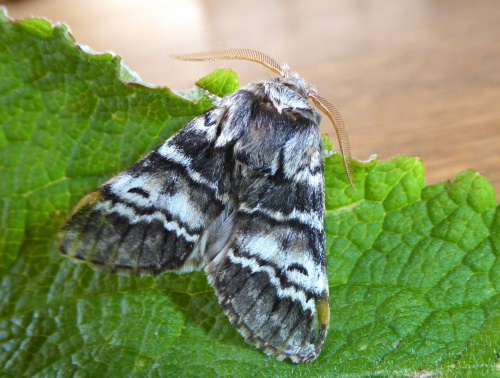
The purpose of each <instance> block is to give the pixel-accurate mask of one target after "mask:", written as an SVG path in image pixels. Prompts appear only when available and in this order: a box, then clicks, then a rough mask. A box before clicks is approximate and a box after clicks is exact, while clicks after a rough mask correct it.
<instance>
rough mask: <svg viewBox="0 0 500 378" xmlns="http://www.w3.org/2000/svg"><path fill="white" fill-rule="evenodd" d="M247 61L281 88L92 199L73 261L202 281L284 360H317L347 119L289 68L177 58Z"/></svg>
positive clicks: (227, 100)
mask: <svg viewBox="0 0 500 378" xmlns="http://www.w3.org/2000/svg"><path fill="white" fill-rule="evenodd" d="M174 58H178V59H181V60H190V61H208V60H223V59H241V60H249V61H253V62H256V63H259V64H261V65H263V66H265V67H267V68H268V69H270V70H271V71H273V72H274V73H277V74H278V75H279V76H278V77H277V78H275V79H273V80H268V81H261V82H258V83H251V84H249V85H247V86H245V87H243V88H241V89H240V90H238V91H236V92H235V93H233V94H231V95H228V96H226V97H224V98H220V99H217V100H216V102H215V105H214V106H213V107H212V108H211V109H209V110H207V111H206V112H205V113H204V114H202V115H200V116H199V117H197V118H195V119H193V120H192V121H191V122H190V123H189V124H188V125H187V126H185V127H184V128H183V129H181V130H180V131H178V132H177V133H176V134H174V135H173V136H172V137H171V138H170V139H168V140H167V141H166V142H164V143H163V144H162V145H161V146H160V147H158V148H157V149H156V150H154V151H152V152H151V153H149V154H148V155H146V156H145V157H144V158H142V159H141V160H140V161H139V162H137V163H136V164H134V165H133V166H132V167H130V168H129V169H127V170H126V171H124V172H122V173H120V174H118V175H117V176H116V177H114V178H112V179H111V180H109V181H108V182H106V183H105V184H104V185H102V186H101V187H100V188H98V189H97V190H96V191H94V192H93V193H91V194H89V195H88V196H87V197H85V198H84V199H83V200H82V201H81V202H80V203H79V204H78V205H77V207H76V209H75V210H74V211H73V213H72V214H71V215H70V217H69V219H68V220H67V221H66V223H65V225H64V226H63V227H62V229H61V230H60V232H59V234H58V241H59V245H60V249H61V251H62V253H63V254H64V255H66V256H69V257H72V258H75V259H77V260H81V261H85V262H88V263H90V264H91V265H92V266H94V267H97V268H101V269H105V270H106V271H109V272H112V273H121V274H129V275H156V274H160V273H162V272H165V271H174V272H178V273H183V272H189V271H193V270H200V269H204V270H205V272H206V274H207V276H208V281H209V283H210V285H211V286H212V287H213V288H214V290H215V293H216V295H217V297H218V300H219V303H220V305H221V307H222V309H223V311H224V313H225V314H226V315H227V316H228V318H229V320H230V322H231V324H232V325H233V326H234V327H236V329H237V330H238V331H239V332H240V333H241V334H242V335H243V337H244V338H245V339H246V340H248V341H250V342H252V343H253V344H255V345H256V346H257V347H258V348H261V349H263V350H264V352H265V353H267V354H268V355H274V356H276V357H277V358H278V360H283V359H286V358H288V359H290V360H291V361H293V362H296V363H300V362H306V361H313V360H314V359H316V357H317V356H318V354H319V353H320V351H321V348H322V346H323V343H324V341H325V337H326V334H327V330H328V325H329V319H330V309H329V296H328V280H327V275H326V257H325V227H324V166H323V157H324V154H325V152H324V149H323V145H322V139H321V135H320V132H319V126H320V123H321V115H320V114H319V113H318V112H317V111H316V110H314V109H313V107H312V106H311V105H310V104H309V102H308V99H311V100H312V102H313V103H314V104H315V105H316V106H317V108H319V110H321V111H322V112H323V113H325V114H326V115H327V116H328V118H329V119H330V120H331V121H332V123H333V125H334V126H335V129H336V132H337V136H338V140H339V145H340V150H341V153H342V155H343V159H344V160H343V161H344V166H345V170H346V172H347V176H348V178H349V180H350V182H351V184H352V179H351V177H352V175H351V170H350V152H349V143H348V137H347V133H346V130H345V128H344V123H343V121H342V118H341V116H340V114H339V113H338V111H337V110H336V109H335V108H334V107H333V106H332V105H331V104H330V103H329V102H327V101H326V100H325V99H323V98H322V97H320V96H318V95H317V94H316V91H315V89H314V87H312V86H308V85H307V84H306V82H305V81H304V79H302V78H301V77H300V76H299V75H298V74H296V73H294V72H292V71H290V68H289V67H288V65H286V64H284V65H279V64H278V63H276V62H275V61H274V60H273V59H271V58H270V57H269V56H267V55H265V54H263V53H261V52H258V51H255V50H248V49H225V50H215V51H209V52H205V53H196V54H188V55H179V56H174Z"/></svg>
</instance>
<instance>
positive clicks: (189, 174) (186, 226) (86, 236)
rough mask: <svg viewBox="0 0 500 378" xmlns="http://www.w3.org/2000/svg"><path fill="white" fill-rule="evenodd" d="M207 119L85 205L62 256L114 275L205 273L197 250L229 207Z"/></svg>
mask: <svg viewBox="0 0 500 378" xmlns="http://www.w3.org/2000/svg"><path fill="white" fill-rule="evenodd" d="M215 113H216V112H213V111H208V112H207V113H205V114H204V115H202V116H200V117H198V118H196V119H195V120H193V121H192V122H191V123H190V124H189V125H187V126H186V127H185V128H184V129H182V130H181V131H179V132H178V133H177V134H175V135H174V136H173V137H172V138H170V139H169V140H167V141H166V142H165V143H164V144H163V145H162V146H160V147H159V148H158V149H156V150H154V151H153V152H151V153H150V154H149V155H147V156H146V157H144V158H143V159H142V160H140V161H139V162H138V163H136V164H135V165H133V166H132V167H131V168H129V169H128V170H126V171H125V172H123V173H121V174H119V175H118V176H116V177H114V178H113V179H111V180H110V181H109V182H107V183H106V184H104V185H103V186H102V187H100V188H99V189H97V190H96V191H95V192H93V193H91V194H90V195H88V196H87V197H86V198H84V199H83V200H82V201H81V202H80V204H79V205H78V206H77V208H76V210H75V211H74V212H73V214H72V215H71V216H70V218H69V219H68V221H67V223H66V224H65V225H64V227H63V228H62V229H61V231H60V233H59V235H58V239H59V244H60V247H61V251H62V252H63V253H64V254H66V255H68V256H70V257H73V258H76V259H79V260H83V261H87V262H89V263H91V264H93V265H95V266H97V267H101V268H104V269H106V270H109V271H112V272H120V273H127V274H157V273H160V272H162V271H165V270H178V271H188V270H192V269H196V268H199V264H200V261H201V257H200V254H201V251H199V250H198V249H196V248H195V246H196V243H197V241H198V239H199V237H200V235H201V233H202V232H203V231H204V229H205V228H206V227H207V225H208V224H209V223H210V222H211V221H212V220H213V219H214V218H215V217H216V216H218V215H219V214H220V212H221V211H222V209H223V208H224V206H225V203H226V202H227V192H226V189H225V187H227V186H228V180H229V178H228V175H227V173H226V171H227V170H226V169H225V167H224V166H223V163H224V159H223V158H222V157H221V156H219V154H224V151H221V152H218V151H217V150H214V148H213V142H214V139H215V135H216V131H217V125H218V121H217V120H216V119H215V118H217V116H216V115H215Z"/></svg>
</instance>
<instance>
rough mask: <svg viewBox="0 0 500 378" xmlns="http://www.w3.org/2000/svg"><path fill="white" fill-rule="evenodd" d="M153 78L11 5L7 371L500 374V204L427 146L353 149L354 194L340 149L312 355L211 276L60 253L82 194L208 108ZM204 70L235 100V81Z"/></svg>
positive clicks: (1, 304) (4, 304) (2, 358)
mask: <svg viewBox="0 0 500 378" xmlns="http://www.w3.org/2000/svg"><path fill="white" fill-rule="evenodd" d="M123 80H125V82H124V81H123ZM140 83H141V81H140V79H139V78H138V77H136V76H135V75H134V74H133V73H132V72H130V71H128V70H126V69H125V68H124V67H123V66H122V64H121V61H120V59H119V58H117V57H115V56H113V55H112V54H100V55H96V54H89V53H86V52H84V51H82V49H80V48H78V46H76V45H75V42H74V40H73V38H72V37H71V35H70V34H69V33H68V31H67V29H66V28H65V27H63V26H53V25H52V24H50V23H48V22H47V21H43V20H36V19H31V20H24V21H21V22H12V21H10V20H8V19H7V18H6V17H5V16H0V120H1V124H2V129H1V133H0V162H1V164H0V204H1V208H2V213H1V223H0V233H1V238H0V254H1V256H0V257H1V259H0V275H1V277H2V290H1V292H0V344H1V353H0V366H3V375H5V376H13V377H14V376H43V377H45V376H73V375H78V376H113V377H116V376H137V377H139V376H168V377H174V376H205V377H215V376H257V377H276V376H287V377H288V376H290V377H291V376H332V375H351V376H373V375H384V376H388V375H391V376H397V375H418V374H422V375H423V374H426V373H427V374H443V375H445V376H457V375H458V376H461V375H471V376H494V375H495V376H497V375H498V373H499V372H498V351H499V350H500V295H499V291H500V257H499V256H500V211H499V207H498V205H497V203H496V200H495V195H494V193H493V189H492V187H491V185H490V184H489V183H488V181H487V180H486V179H485V178H484V177H482V176H480V175H478V174H476V173H473V172H463V173H461V174H459V175H458V176H457V177H456V178H455V179H454V180H453V181H452V182H450V183H442V184H438V185H432V186H424V169H423V166H422V164H421V162H420V161H419V160H418V159H416V158H411V157H399V158H396V159H392V160H389V161H386V162H378V161H376V160H374V161H370V162H366V163H359V162H354V178H355V182H356V186H357V193H355V192H354V190H353V189H352V188H351V187H350V186H349V183H348V181H347V178H346V176H345V174H344V171H343V166H342V163H341V158H340V157H339V155H337V154H336V155H333V156H332V157H329V158H327V159H326V178H325V179H326V228H327V251H328V255H327V259H328V277H329V282H330V295H331V303H330V306H331V311H332V314H331V323H330V331H329V335H328V337H327V340H326V343H325V346H324V349H323V352H322V353H321V355H320V356H319V358H318V360H317V361H316V362H314V363H310V364H302V365H294V364H292V363H289V362H279V361H277V360H276V359H274V358H272V357H268V356H266V355H265V354H263V353H262V352H261V351H259V350H257V349H255V348H254V347H253V346H252V345H248V344H246V343H245V342H244V341H243V338H242V337H241V336H240V335H239V334H238V333H237V332H236V331H235V330H234V329H233V328H232V327H231V326H230V324H229V322H228V320H227V319H226V317H225V316H224V315H223V314H222V312H221V309H220V307H219V306H218V303H217V299H216V298H215V295H214V293H213V291H212V289H211V288H210V287H209V285H208V284H207V280H206V277H205V276H204V274H203V273H201V272H195V273H190V274H184V275H176V274H164V275H161V276H158V277H143V278H138V277H124V276H116V275H108V274H105V273H101V272H96V271H93V270H92V269H91V268H89V267H88V266H86V265H83V264H76V263H74V262H73V261H71V260H69V259H66V258H63V257H62V256H61V255H60V253H59V252H58V250H57V247H56V245H55V243H54V236H55V234H56V232H57V229H58V228H59V227H60V225H61V224H62V222H63V221H64V218H65V217H66V216H67V214H68V213H69V212H70V211H71V209H72V207H73V206H74V205H75V204H76V203H77V202H78V201H79V200H80V199H81V198H82V197H83V196H84V195H85V194H86V193H88V192H90V191H91V190H92V189H94V188H95V187H97V186H98V185H99V184H101V183H102V182H103V181H105V180H106V179H107V178H109V177H111V176H112V175H114V174H116V173H117V172H119V171H121V170H123V169H125V168H127V167H128V166H130V165H131V164H132V163H134V162H135V161H136V160H137V159H138V158H139V157H140V156H142V155H143V154H145V153H146V152H147V151H149V150H151V149H152V148H154V147H155V146H157V145H159V144H160V143H161V142H162V141H163V140H165V139H166V138H168V137H169V136H170V135H172V134H173V133H174V132H175V131H176V130H178V129H179V128H180V127H182V126H183V125H185V124H186V123H187V122H188V121H189V120H190V119H192V118H193V117H195V116H196V115H198V114H200V113H202V112H203V111H205V110H206V109H207V108H208V107H210V106H211V101H210V99H209V98H208V97H207V96H205V93H204V92H203V91H201V90H198V89H194V90H192V91H190V92H182V93H181V94H180V95H179V94H175V93H173V92H171V91H170V90H168V89H166V88H151V87H148V86H145V85H142V84H140ZM198 84H199V85H200V86H201V87H202V88H204V89H205V90H207V91H209V92H211V93H214V94H217V95H219V96H223V95H225V94H227V93H230V92H232V91H234V90H235V89H236V87H237V78H236V76H235V75H234V74H233V73H231V72H230V71H227V70H220V71H216V72H214V73H213V74H211V75H209V76H207V77H206V78H203V79H200V80H199V82H198Z"/></svg>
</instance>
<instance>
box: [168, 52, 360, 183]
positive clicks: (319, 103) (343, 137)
mask: <svg viewBox="0 0 500 378" xmlns="http://www.w3.org/2000/svg"><path fill="white" fill-rule="evenodd" d="M172 58H175V59H180V60H191V61H197V62H201V61H209V60H229V59H239V60H250V61H252V62H256V63H259V64H261V65H263V66H264V67H266V68H268V69H269V70H271V71H273V72H275V73H277V74H279V75H280V78H278V79H277V80H280V81H281V82H282V83H283V84H284V85H286V86H288V87H289V88H290V89H292V90H294V91H295V92H297V93H299V94H301V95H302V96H304V98H310V99H311V100H312V101H313V103H314V105H316V107H317V108H318V109H319V110H321V112H323V113H324V114H325V115H326V116H328V118H329V119H330V121H332V123H333V126H334V127H335V131H336V133H337V138H338V141H339V146H340V152H341V153H342V158H343V160H344V167H345V171H346V174H347V178H348V179H349V182H350V183H351V186H352V187H353V188H354V183H353V180H352V172H351V151H350V147H349V136H348V134H347V130H346V129H345V126H344V120H343V119H342V116H341V115H340V113H339V112H338V110H337V109H336V108H335V107H334V106H333V105H332V104H330V103H329V102H328V101H327V100H325V99H324V98H323V97H320V96H318V95H317V92H316V88H315V87H314V86H311V85H307V84H306V82H305V80H304V79H303V78H302V77H301V76H299V75H298V74H297V73H295V72H293V71H291V70H290V67H288V65H287V64H282V65H280V64H278V63H276V61H275V60H274V59H272V58H271V57H269V56H268V55H266V54H264V53H262V52H260V51H257V50H251V49H225V50H212V51H207V52H201V53H194V54H184V55H172Z"/></svg>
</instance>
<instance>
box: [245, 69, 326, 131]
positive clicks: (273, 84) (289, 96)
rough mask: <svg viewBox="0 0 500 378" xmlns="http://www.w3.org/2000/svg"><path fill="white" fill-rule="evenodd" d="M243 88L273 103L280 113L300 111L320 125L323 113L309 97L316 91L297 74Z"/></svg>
mask: <svg viewBox="0 0 500 378" xmlns="http://www.w3.org/2000/svg"><path fill="white" fill-rule="evenodd" d="M242 90H248V91H251V92H252V93H254V94H255V95H256V96H257V97H259V98H260V99H261V100H262V101H265V102H269V103H271V104H272V105H273V106H274V108H275V109H276V110H277V111H278V112H279V113H282V112H283V111H288V112H293V113H298V114H300V115H302V116H303V117H305V118H308V119H310V120H311V121H313V122H314V123H316V124H317V125H318V126H319V124H320V123H321V115H320V114H319V113H318V112H317V111H316V110H315V109H314V108H313V107H312V106H311V105H310V104H309V102H308V98H309V97H310V96H311V95H313V94H315V93H316V91H315V90H314V88H313V87H311V86H308V85H307V84H306V82H305V81H304V79H302V78H301V77H300V76H298V75H296V74H291V75H290V76H287V77H277V78H276V79H274V80H269V81H261V82H258V83H251V84H249V85H247V86H245V87H243V88H242Z"/></svg>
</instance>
